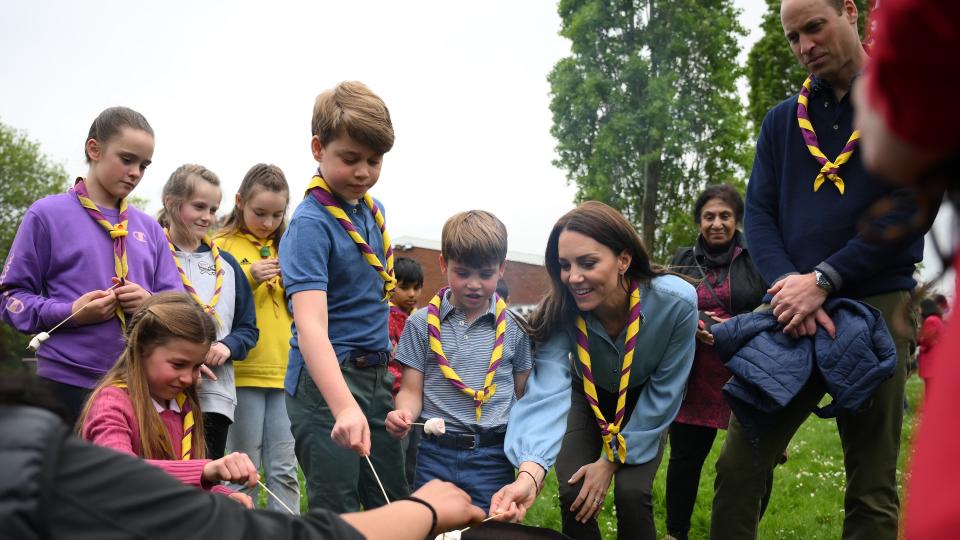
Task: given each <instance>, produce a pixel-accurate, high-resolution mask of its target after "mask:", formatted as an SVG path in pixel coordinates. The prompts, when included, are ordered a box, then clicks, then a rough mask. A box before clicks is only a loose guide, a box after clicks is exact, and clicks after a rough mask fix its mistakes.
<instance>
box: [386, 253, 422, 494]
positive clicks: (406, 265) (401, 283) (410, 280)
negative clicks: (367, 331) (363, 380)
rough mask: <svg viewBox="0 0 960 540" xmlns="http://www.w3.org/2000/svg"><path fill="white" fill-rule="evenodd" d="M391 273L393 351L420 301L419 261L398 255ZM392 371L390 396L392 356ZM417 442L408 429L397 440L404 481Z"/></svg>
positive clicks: (397, 368) (396, 365) (396, 377)
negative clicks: (394, 283) (394, 280)
mask: <svg viewBox="0 0 960 540" xmlns="http://www.w3.org/2000/svg"><path fill="white" fill-rule="evenodd" d="M393 270H394V274H395V276H396V278H397V288H396V290H394V291H393V300H391V301H390V347H391V350H392V351H393V353H394V354H395V353H396V351H397V344H398V343H400V335H401V334H402V333H403V327H404V326H405V325H406V324H407V317H409V316H410V315H411V314H412V313H413V312H414V311H415V310H416V309H417V302H419V301H420V293H421V292H423V268H421V267H420V263H418V262H417V261H415V260H413V259H408V258H407V257H398V258H397V261H396V263H394V267H393ZM387 368H389V369H390V373H391V374H392V375H393V397H394V398H396V397H397V393H398V392H399V391H400V381H401V380H402V379H403V366H401V365H400V362H397V360H396V359H395V358H391V359H390V363H389V364H387ZM419 444H420V431H419V430H417V429H412V430H410V433H409V434H408V435H407V436H406V437H404V438H403V439H401V440H400V447H401V448H403V460H404V467H403V469H404V476H406V478H407V483H408V484H413V473H414V471H415V470H416V467H417V446H418V445H419Z"/></svg>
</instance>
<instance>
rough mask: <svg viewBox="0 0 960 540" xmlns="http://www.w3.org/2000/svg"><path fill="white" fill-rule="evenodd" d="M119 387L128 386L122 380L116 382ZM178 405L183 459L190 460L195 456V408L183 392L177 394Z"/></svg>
mask: <svg viewBox="0 0 960 540" xmlns="http://www.w3.org/2000/svg"><path fill="white" fill-rule="evenodd" d="M113 386H115V387H117V388H126V387H127V385H126V384H125V383H122V382H117V383H114V384H113ZM176 401H177V406H178V407H180V413H181V414H183V439H182V440H181V441H180V457H179V459H180V460H181V461H189V460H190V459H191V458H192V457H193V410H192V409H190V403H189V402H188V401H187V395H186V394H184V393H183V392H180V393H179V394H177V397H176Z"/></svg>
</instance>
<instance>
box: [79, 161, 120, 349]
mask: <svg viewBox="0 0 960 540" xmlns="http://www.w3.org/2000/svg"><path fill="white" fill-rule="evenodd" d="M70 191H72V192H73V193H74V194H75V195H76V196H77V200H78V201H80V205H81V206H83V208H84V209H85V210H86V211H87V214H88V215H89V216H90V217H92V218H93V220H94V221H96V222H97V223H98V224H99V225H100V226H101V227H103V229H104V230H106V231H107V234H109V235H110V240H112V241H113V272H114V274H115V275H116V277H117V279H119V280H120V282H121V283H122V282H123V281H124V280H125V279H126V278H127V271H128V268H127V234H128V233H129V231H128V230H127V226H128V224H127V220H128V218H129V216H128V214H127V199H120V214H119V215H118V216H117V219H118V220H119V221H118V222H117V224H116V225H114V224H113V223H110V221H109V220H108V219H107V217H106V216H104V215H103V212H101V211H100V208H99V207H98V206H97V203H95V202H93V200H92V199H91V198H90V193H89V192H87V185H86V182H85V180H84V179H83V178H77V181H76V182H75V183H74V184H73V187H72V188H71V189H70ZM116 313H117V319H119V320H120V329H121V330H123V331H126V328H127V318H126V316H125V315H124V313H123V308H122V307H120V305H119V304H118V305H117V310H116Z"/></svg>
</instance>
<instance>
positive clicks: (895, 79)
mask: <svg viewBox="0 0 960 540" xmlns="http://www.w3.org/2000/svg"><path fill="white" fill-rule="evenodd" d="M958 51H960V2H957V1H956V0H884V1H883V2H881V3H880V7H879V8H878V9H877V34H876V43H875V44H874V48H873V49H872V51H871V62H870V65H869V67H868V70H869V71H870V73H871V76H870V77H869V79H868V80H869V86H868V88H867V95H868V99H869V101H870V104H871V105H872V106H873V108H875V109H876V110H877V111H878V112H879V113H880V115H881V116H882V117H883V118H884V120H885V121H886V123H887V125H888V126H889V127H890V130H891V131H893V132H894V133H895V134H897V135H898V136H899V137H900V138H902V139H905V140H907V141H909V142H911V143H913V144H915V145H918V146H926V147H928V149H930V150H948V149H951V148H954V147H956V145H957V144H958V143H960V130H958V129H957V126H958V125H960V107H957V106H956V103H955V101H956V95H957V89H958V88H960V54H957V52H958ZM904 104H908V105H909V106H903V105H904Z"/></svg>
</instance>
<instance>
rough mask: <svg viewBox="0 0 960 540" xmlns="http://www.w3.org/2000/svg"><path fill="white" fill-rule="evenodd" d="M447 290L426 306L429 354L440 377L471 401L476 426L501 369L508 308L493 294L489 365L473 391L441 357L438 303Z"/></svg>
mask: <svg viewBox="0 0 960 540" xmlns="http://www.w3.org/2000/svg"><path fill="white" fill-rule="evenodd" d="M449 290H450V288H449V287H444V288H442V289H440V291H439V292H437V294H436V296H434V297H433V298H432V299H431V300H430V304H429V305H428V306H427V331H428V333H429V336H430V350H431V351H433V354H434V355H435V356H436V358H437V367H439V368H440V373H442V374H443V376H444V378H446V379H447V380H448V381H450V384H452V385H453V387H454V388H456V389H457V390H460V391H461V392H463V393H464V394H466V395H468V396H470V398H471V399H473V406H474V407H476V410H477V422H479V421H480V412H481V408H482V407H483V404H484V403H486V402H487V400H488V399H490V398H491V397H493V395H494V394H495V393H496V392H497V385H496V384H493V376H494V375H495V374H496V372H497V368H499V367H500V362H502V361H503V341H504V337H505V335H506V331H507V304H506V302H504V301H503V299H502V298H500V297H499V296H497V295H496V294H494V297H495V298H496V314H495V317H496V329H497V332H496V337H495V338H494V341H493V352H491V353H490V365H489V366H487V376H486V377H485V378H484V381H483V388H482V389H480V390H474V389H473V388H470V387H469V386H467V385H466V383H464V382H463V380H462V379H461V378H460V376H459V375H457V372H456V371H454V369H453V366H451V365H450V361H449V360H447V357H446V355H445V354H443V344H442V343H441V341H440V301H441V299H442V298H443V297H444V296H446V294H447V291H449Z"/></svg>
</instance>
